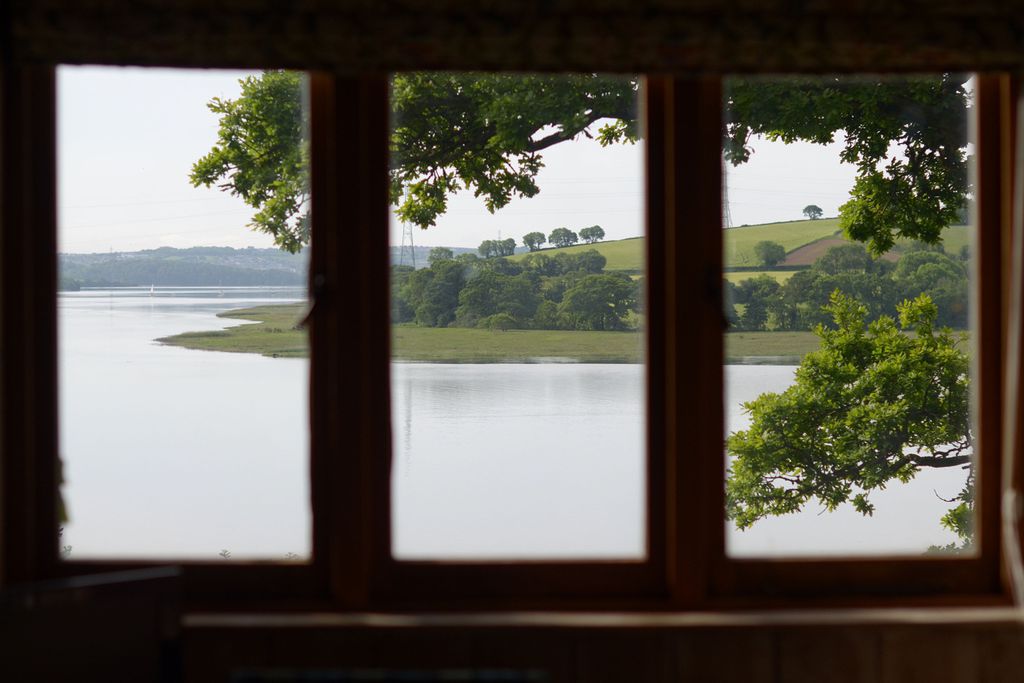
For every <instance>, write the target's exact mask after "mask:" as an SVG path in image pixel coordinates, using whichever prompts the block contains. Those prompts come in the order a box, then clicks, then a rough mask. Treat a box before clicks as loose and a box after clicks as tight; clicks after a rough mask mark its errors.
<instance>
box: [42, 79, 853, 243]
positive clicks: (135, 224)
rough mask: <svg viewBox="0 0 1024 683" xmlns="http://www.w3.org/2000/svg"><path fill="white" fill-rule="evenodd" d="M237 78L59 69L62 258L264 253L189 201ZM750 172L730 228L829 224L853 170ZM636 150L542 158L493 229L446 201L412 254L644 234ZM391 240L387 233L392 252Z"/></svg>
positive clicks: (196, 195)
mask: <svg viewBox="0 0 1024 683" xmlns="http://www.w3.org/2000/svg"><path fill="white" fill-rule="evenodd" d="M244 75H245V72H237V71H235V72H232V71H201V70H168V69H141V68H117V67H61V69H60V70H59V72H58V129H59V130H58V140H59V147H58V149H59V190H58V197H59V210H58V213H59V227H60V230H59V243H60V250H61V251H65V252H102V251H109V250H113V251H130V250H136V249H148V248H155V247H159V246H172V247H188V246H197V245H216V246H232V247H245V246H256V247H269V246H273V243H272V240H271V239H270V238H269V237H268V236H266V235H263V234H261V233H256V232H254V231H252V230H251V229H250V228H248V227H247V225H246V224H247V222H248V219H249V217H250V216H251V215H252V209H250V208H249V207H247V206H245V204H244V203H242V202H241V201H240V200H238V199H237V198H234V197H232V196H230V194H228V193H226V192H222V191H219V190H217V189H215V188H214V189H206V188H198V189H197V188H193V187H192V186H191V184H190V183H189V182H188V174H189V170H190V168H191V166H192V164H193V162H195V161H196V160H197V159H198V158H199V157H201V156H202V155H204V154H205V153H207V152H208V151H209V149H210V147H211V146H212V145H213V144H214V142H215V141H216V136H217V118H216V116H215V115H214V114H212V113H211V112H210V111H209V110H208V109H207V108H206V103H207V102H208V101H209V100H210V99H211V98H213V97H222V98H233V97H236V96H237V95H238V92H239V87H238V79H239V78H240V77H242V76H244ZM754 150H755V151H754V155H753V158H752V159H751V161H750V162H749V163H747V164H744V165H742V166H740V167H738V168H735V169H733V168H730V169H729V170H728V197H729V209H730V215H731V220H732V225H743V224H755V223H764V222H771V221H785V220H797V219H800V218H802V215H801V211H802V209H803V207H804V206H806V205H808V204H817V205H818V206H820V207H821V208H822V209H823V210H824V212H825V215H826V216H834V215H836V213H837V210H838V207H839V205H840V204H842V203H843V202H844V201H845V200H846V196H847V193H848V192H849V188H850V186H851V184H852V179H853V167H852V166H849V165H843V164H840V163H839V161H838V145H837V144H835V145H831V146H828V147H821V146H814V145H804V144H794V145H788V146H787V145H782V144H771V143H767V142H763V141H762V142H758V143H756V144H755V145H754ZM642 152H643V150H642V143H641V144H637V145H615V146H611V147H605V148H602V147H600V146H599V145H598V144H597V143H596V142H593V141H591V140H586V139H581V140H580V141H578V142H572V143H563V144H561V145H557V146H555V147H553V148H550V149H548V150H546V151H545V152H544V164H545V167H544V169H543V170H542V171H541V174H540V176H539V177H538V184H539V186H540V188H541V192H540V194H539V195H538V196H536V197H534V198H532V199H525V200H514V201H513V202H512V203H511V204H510V205H509V206H507V207H505V208H504V209H501V210H499V211H498V212H497V213H496V214H494V215H491V214H489V213H488V212H487V210H486V209H485V208H484V206H483V203H482V201H481V200H479V199H477V198H475V197H473V196H472V194H471V193H468V192H464V193H462V194H460V195H458V196H456V197H454V198H453V199H452V200H451V202H450V204H449V210H448V212H447V214H445V215H444V216H442V217H441V219H440V220H439V221H438V225H437V226H435V227H433V228H430V229H428V230H426V231H419V230H417V231H416V232H415V241H416V244H420V245H447V246H465V247H474V248H475V247H476V246H477V245H479V244H480V242H481V241H482V240H485V239H495V238H497V237H498V236H499V235H500V236H501V237H502V238H507V237H513V238H515V239H516V241H517V242H520V243H521V238H522V236H523V235H524V234H525V233H527V232H531V231H534V230H538V231H540V232H543V233H545V234H547V233H549V232H550V231H551V230H552V229H554V228H557V227H562V226H565V227H568V228H571V229H573V230H576V231H578V230H579V229H580V228H583V227H586V226H589V225H595V224H597V225H600V226H601V227H603V228H604V230H605V232H606V235H607V236H606V239H620V238H623V237H633V236H636V235H639V234H640V233H641V230H642V222H643V221H642V218H643V210H642V206H643V205H642V176H641V166H640V164H641V159H642ZM400 240H401V226H400V225H399V224H397V222H395V224H394V225H393V226H392V241H393V243H394V244H398V243H399V242H400Z"/></svg>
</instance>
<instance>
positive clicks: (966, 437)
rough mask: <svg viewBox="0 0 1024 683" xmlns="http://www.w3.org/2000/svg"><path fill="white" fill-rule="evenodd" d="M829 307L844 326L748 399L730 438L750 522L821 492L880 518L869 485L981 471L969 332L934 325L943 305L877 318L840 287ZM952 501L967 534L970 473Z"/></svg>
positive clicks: (948, 520)
mask: <svg viewBox="0 0 1024 683" xmlns="http://www.w3.org/2000/svg"><path fill="white" fill-rule="evenodd" d="M828 310H829V312H830V313H831V315H832V317H833V320H834V322H835V329H828V328H826V327H824V326H819V327H818V329H817V330H816V334H817V335H818V336H819V337H820V338H821V346H820V348H819V349H818V350H817V351H814V352H812V353H809V354H808V355H807V356H805V357H804V359H803V361H802V362H801V364H800V367H799V368H798V369H797V372H796V381H795V383H794V384H793V385H792V386H790V387H789V388H788V389H786V390H785V391H784V392H782V393H780V394H776V393H765V394H762V395H761V396H759V397H758V398H756V399H754V400H753V401H749V402H747V403H745V404H744V406H743V407H744V409H745V410H746V411H747V412H748V413H749V414H750V417H751V423H750V427H749V428H747V429H745V430H743V431H740V432H735V433H733V434H731V435H730V436H729V438H728V440H727V444H726V447H727V450H728V453H729V456H730V458H731V459H732V463H731V465H730V466H729V478H728V481H727V484H726V499H727V514H728V516H729V518H730V519H732V520H733V521H734V522H735V523H736V525H737V526H738V527H739V528H741V529H745V528H748V527H750V526H751V525H752V524H754V523H755V522H756V521H757V520H759V519H762V518H764V517H766V516H768V515H782V514H789V513H793V512H797V511H799V510H800V509H801V508H803V506H804V505H806V504H808V503H809V502H811V501H812V500H818V501H820V502H821V504H822V505H824V506H825V508H826V509H828V510H834V509H836V508H837V507H839V506H840V505H842V504H844V503H847V502H849V503H851V504H852V505H853V507H854V508H855V509H856V510H857V511H858V512H860V513H862V514H864V515H870V514H871V513H872V511H873V510H874V507H873V505H872V503H871V501H870V494H871V492H873V491H876V490H879V489H883V488H885V486H886V485H887V484H889V483H890V482H892V481H894V480H896V481H901V482H907V481H909V480H910V479H912V478H913V477H914V475H915V474H917V472H919V471H920V470H921V469H922V468H925V467H937V468H945V467H960V468H964V469H968V470H970V468H971V454H972V450H973V444H974V439H973V435H972V433H971V426H970V414H969V412H970V411H969V409H968V366H969V363H968V358H967V356H966V354H965V353H964V352H962V351H960V350H959V348H958V346H957V345H958V342H959V341H960V340H958V339H956V338H955V337H953V336H952V335H951V334H950V333H949V332H948V331H936V330H935V327H934V322H935V319H936V316H937V313H938V311H937V309H936V306H935V304H934V303H932V301H931V300H930V299H929V298H928V297H927V296H926V295H921V296H919V297H917V298H916V299H913V300H908V301H904V302H903V303H902V304H900V306H899V323H898V324H897V322H896V321H895V320H894V319H893V318H891V317H888V316H883V317H880V318H878V319H877V320H875V321H873V322H871V323H867V322H866V319H867V308H866V307H865V306H863V305H862V304H860V303H859V302H858V301H856V300H855V299H853V298H850V297H847V296H845V295H843V294H840V293H838V292H837V293H834V294H833V296H832V298H831V302H830V304H829V307H828ZM911 333H912V334H911ZM953 502H954V503H955V505H954V507H953V508H952V509H951V510H950V511H949V512H948V513H947V514H946V515H945V516H944V517H943V518H942V523H943V525H945V526H946V527H947V528H949V529H951V530H952V531H954V532H956V533H957V534H958V535H959V536H960V537H961V539H963V540H964V542H965V543H969V538H970V537H969V534H970V517H971V513H972V511H973V476H972V475H970V474H969V476H968V481H967V485H966V486H965V488H964V489H963V490H962V491H961V492H960V493H959V494H958V495H957V496H956V498H955V499H954V501H953Z"/></svg>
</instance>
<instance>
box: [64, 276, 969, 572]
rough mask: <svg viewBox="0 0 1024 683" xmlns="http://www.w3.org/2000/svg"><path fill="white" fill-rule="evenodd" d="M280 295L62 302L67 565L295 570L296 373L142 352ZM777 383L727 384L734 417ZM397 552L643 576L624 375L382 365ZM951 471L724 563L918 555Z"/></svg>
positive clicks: (289, 293) (302, 542) (621, 370)
mask: <svg viewBox="0 0 1024 683" xmlns="http://www.w3.org/2000/svg"><path fill="white" fill-rule="evenodd" d="M300 295H301V292H300V291H299V290H294V289H270V290H267V289H247V288H240V289H235V288H231V289H228V288H225V289H224V290H220V289H216V288H210V289H204V288H178V289H157V290H156V291H154V292H153V294H152V295H151V294H150V292H149V290H148V289H119V290H102V291H97V290H93V291H85V292H70V293H62V294H61V296H60V299H59V305H58V311H59V324H60V352H59V353H60V356H59V359H60V387H61V391H60V421H61V435H60V436H61V439H60V448H61V455H62V457H63V459H64V468H65V477H66V485H65V487H64V496H65V500H66V502H67V506H68V511H69V515H70V520H69V522H68V523H67V524H66V526H65V530H64V533H63V538H62V539H61V544H62V545H66V546H70V553H71V556H73V557H76V558H100V557H136V558H154V557H171V558H183V559H188V558H197V559H209V558H215V557H216V556H217V555H218V553H221V552H222V551H227V553H230V556H231V557H232V558H234V559H248V558H267V559H282V558H284V557H285V556H286V555H288V554H289V553H293V554H295V555H297V556H299V557H304V556H307V555H308V553H309V548H310V543H309V535H310V517H309V506H308V503H307V500H308V481H307V480H308V468H307V464H306V463H307V455H306V453H307V450H308V438H309V437H308V429H307V411H308V407H307V396H306V392H307V381H308V364H307V363H306V361H304V360H302V359H287V358H277V359H271V358H263V357H260V356H255V355H247V354H230V353H215V352H204V351H192V350H187V349H182V348H176V347H170V346H164V345H161V344H158V343H156V342H155V341H154V340H155V339H156V338H158V337H163V336H168V335H171V334H176V333H180V332H183V331H187V330H210V329H220V328H224V327H228V326H232V325H236V324H238V321H235V320H226V319H222V318H217V317H216V314H217V313H218V312H222V311H226V310H231V309H235V308H240V307H244V306H252V305H257V304H260V303H268V302H274V301H277V302H281V301H287V300H295V299H296V298H297V297H298V296H300ZM792 373H793V368H792V367H786V366H764V365H738V366H726V368H725V369H724V374H725V381H726V390H727V397H728V398H727V424H728V429H729V430H736V429H742V428H743V426H744V425H745V424H746V423H745V417H744V415H743V414H742V411H741V409H740V403H741V402H742V401H744V400H749V399H750V398H753V397H754V396H756V395H757V394H758V393H760V392H762V391H766V390H775V391H778V390H782V389H783V388H785V386H786V385H787V384H788V383H789V382H790V381H791V380H792ZM392 375H393V377H392V395H393V398H394V401H393V403H394V405H393V433H394V443H395V455H394V462H395V468H394V473H393V487H394V529H393V534H394V545H395V548H394V550H395V553H396V555H397V556H398V557H402V558H410V559H411V558H481V559H487V558H534V559H536V558H562V559H570V558H595V557H597V558H622V559H625V558H635V557H639V556H642V554H643V551H644V547H643V528H644V524H645V519H644V513H643V510H644V499H643V495H644V494H643V490H644V483H643V430H642V420H643V403H642V373H641V367H640V366H636V365H596V364H566V363H558V364H533V365H522V364H517V365H511V364H510V365H505V364H498V365H470V364H466V365H442V364H411V363H396V364H394V366H393V373H392ZM962 482H963V473H962V472H959V471H941V472H923V473H922V474H921V475H919V476H918V478H917V479H915V480H914V481H913V482H911V483H910V484H907V485H894V486H892V487H890V488H889V489H887V490H886V491H883V492H880V493H879V494H876V495H874V496H873V500H874V502H875V503H876V505H877V511H876V513H875V515H874V516H873V517H871V518H865V517H862V516H860V515H858V514H856V513H854V512H853V511H852V510H848V509H843V510H839V511H837V512H834V513H824V514H821V511H820V510H818V509H809V510H806V511H805V512H803V513H801V514H798V515H791V516H788V517H784V518H773V519H768V520H764V521H762V522H759V523H758V524H757V525H755V527H754V528H753V529H751V530H748V531H744V532H739V531H736V530H735V529H729V530H728V535H727V539H728V547H729V551H730V553H731V554H733V555H735V556H764V555H769V556H779V555H785V556H801V555H803V556H806V555H838V554H856V555H871V554H876V555H877V554H882V553H919V552H921V551H922V550H924V549H925V548H926V547H927V546H928V545H930V544H940V543H948V542H950V541H952V540H953V538H952V535H951V534H950V533H949V532H946V531H944V530H943V529H941V528H940V527H939V525H938V518H939V517H940V516H941V514H942V513H943V511H944V510H945V508H946V507H948V505H947V504H945V503H943V502H942V501H941V500H940V499H939V496H942V497H944V498H951V497H953V496H954V495H955V494H956V493H957V492H958V491H959V490H960V487H961V486H962Z"/></svg>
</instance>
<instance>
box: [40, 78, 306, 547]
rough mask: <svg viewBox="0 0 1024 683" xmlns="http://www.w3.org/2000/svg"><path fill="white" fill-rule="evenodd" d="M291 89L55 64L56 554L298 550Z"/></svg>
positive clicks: (299, 379)
mask: <svg viewBox="0 0 1024 683" xmlns="http://www.w3.org/2000/svg"><path fill="white" fill-rule="evenodd" d="M304 89H305V78H304V76H302V75H300V74H296V73H288V72H268V73H265V74H263V73H240V72H218V71H182V70H165V69H113V68H96V67H62V68H60V69H59V71H58V106H59V114H58V115H59V139H58V142H59V192H58V197H59V251H60V254H59V267H60V293H59V295H58V315H59V354H60V355H59V363H60V368H59V371H60V387H59V388H60V427H61V430H60V449H61V452H60V456H61V460H62V464H63V478H64V484H63V487H62V498H63V502H64V504H65V507H66V521H65V522H64V527H63V530H62V537H61V539H60V543H61V546H62V548H63V549H64V552H63V555H64V556H65V557H67V558H69V559H72V560H77V559H86V558H89V559H91V558H101V557H104V558H105V557H128V558H150V557H161V558H184V559H196V560H213V561H219V559H218V558H225V559H229V558H230V559H272V560H285V559H289V560H300V559H305V558H308V557H309V552H310V542H311V539H310V513H309V503H308V498H309V495H308V471H309V468H308V464H307V463H308V450H309V447H308V441H309V436H308V406H307V394H308V372H309V371H308V360H307V358H306V357H307V355H308V354H307V343H306V335H305V332H304V331H302V330H301V329H300V328H299V327H298V326H297V322H298V320H299V319H300V317H301V308H302V304H303V301H304V300H305V298H306V280H307V277H306V273H307V262H308V251H307V250H306V249H304V248H302V247H303V245H304V244H305V242H306V241H307V236H308V220H307V218H308V217H307V218H304V216H305V214H306V212H307V206H308V184H307V183H306V175H307V173H306V168H305V160H306V159H307V158H308V154H307V152H306V131H305V128H306V126H305V121H306V116H305V114H304V104H303V99H304V96H303V91H304ZM233 124H237V125H236V126H235V127H234V128H232V127H231V126H232V125H233ZM218 131H219V132H218ZM218 135H219V137H218ZM246 159H248V160H249V161H248V162H246ZM247 163H248V165H247ZM250 180H252V181H253V184H252V185H251V186H247V185H246V183H248V182H249V181H250ZM208 185H209V186H208ZM224 189H230V190H231V191H230V192H225V191H222V190H224ZM263 190H266V191H267V196H266V197H265V198H260V197H258V196H257V193H258V192H261V191H263ZM266 198H269V199H271V200H272V201H271V202H270V203H268V202H267V201H261V199H266ZM245 199H249V200H251V201H249V203H248V204H247V202H246V201H244V200H245ZM275 202H276V203H275ZM289 202H290V203H289ZM271 204H273V205H272V206H271ZM258 209H261V210H262V211H263V213H262V214H256V212H257V210H258ZM275 212H278V213H275ZM261 223H262V224H263V225H265V226H267V227H270V228H273V229H275V230H276V232H277V235H278V239H277V242H278V244H284V245H285V246H289V247H292V248H294V249H296V250H298V253H295V254H293V253H288V252H286V251H283V250H282V249H281V248H280V247H279V246H278V244H275V240H274V238H272V237H271V236H270V235H269V234H267V233H266V232H260V231H257V230H254V229H253V228H252V227H251V226H252V225H254V224H261Z"/></svg>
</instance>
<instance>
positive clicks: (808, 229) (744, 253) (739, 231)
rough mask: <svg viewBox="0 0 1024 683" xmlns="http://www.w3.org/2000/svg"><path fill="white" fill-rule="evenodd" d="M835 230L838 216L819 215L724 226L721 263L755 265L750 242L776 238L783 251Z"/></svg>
mask: <svg viewBox="0 0 1024 683" xmlns="http://www.w3.org/2000/svg"><path fill="white" fill-rule="evenodd" d="M838 231H839V219H838V218H823V219H819V220H816V221H810V220H805V221H789V222H787V223H765V224H763V225H748V226H744V227H742V228H728V229H726V230H725V231H724V232H723V235H722V239H723V241H724V243H725V265H726V266H727V267H728V266H756V265H758V263H759V262H758V260H757V257H756V256H755V255H754V245H755V244H757V243H758V242H761V241H764V240H768V241H769V242H778V243H779V244H781V245H782V246H783V247H784V248H785V249H786V251H787V252H790V251H793V250H794V249H796V248H798V247H802V246H804V245H805V244H810V243H811V242H814V241H815V240H820V239H821V238H823V237H829V236H831V235H834V234H836V233H837V232H838Z"/></svg>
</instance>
